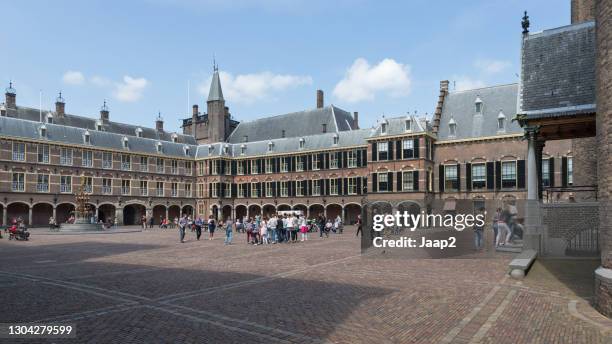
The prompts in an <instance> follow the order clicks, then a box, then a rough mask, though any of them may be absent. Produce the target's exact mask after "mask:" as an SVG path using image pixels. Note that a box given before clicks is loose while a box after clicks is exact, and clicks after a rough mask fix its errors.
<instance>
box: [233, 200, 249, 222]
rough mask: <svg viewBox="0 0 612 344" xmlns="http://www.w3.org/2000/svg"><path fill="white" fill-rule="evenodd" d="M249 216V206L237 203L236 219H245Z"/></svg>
mask: <svg viewBox="0 0 612 344" xmlns="http://www.w3.org/2000/svg"><path fill="white" fill-rule="evenodd" d="M245 216H247V207H246V206H245V205H242V204H240V205H237V206H236V219H240V220H242V219H244V217H245Z"/></svg>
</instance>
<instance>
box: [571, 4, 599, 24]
mask: <svg viewBox="0 0 612 344" xmlns="http://www.w3.org/2000/svg"><path fill="white" fill-rule="evenodd" d="M571 11H572V18H571V19H572V24H578V23H582V22H585V21H589V20H594V19H595V0H572V9H571Z"/></svg>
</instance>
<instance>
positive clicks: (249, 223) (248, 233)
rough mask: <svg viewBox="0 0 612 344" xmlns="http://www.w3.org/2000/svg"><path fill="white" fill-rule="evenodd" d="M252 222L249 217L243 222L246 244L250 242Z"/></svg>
mask: <svg viewBox="0 0 612 344" xmlns="http://www.w3.org/2000/svg"><path fill="white" fill-rule="evenodd" d="M252 225H253V223H252V221H251V219H249V220H248V221H246V222H244V226H245V227H246V233H247V244H250V243H252V241H251V237H252V236H253V227H252Z"/></svg>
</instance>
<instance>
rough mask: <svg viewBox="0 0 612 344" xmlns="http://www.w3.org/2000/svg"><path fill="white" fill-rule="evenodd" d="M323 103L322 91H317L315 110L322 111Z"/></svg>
mask: <svg viewBox="0 0 612 344" xmlns="http://www.w3.org/2000/svg"><path fill="white" fill-rule="evenodd" d="M324 104H325V103H324V102H323V90H317V109H322V108H323V106H324Z"/></svg>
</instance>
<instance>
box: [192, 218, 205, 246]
mask: <svg viewBox="0 0 612 344" xmlns="http://www.w3.org/2000/svg"><path fill="white" fill-rule="evenodd" d="M202 225H203V221H202V218H201V217H200V216H198V218H197V219H196V220H195V223H194V226H195V230H196V240H200V237H201V236H202Z"/></svg>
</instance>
